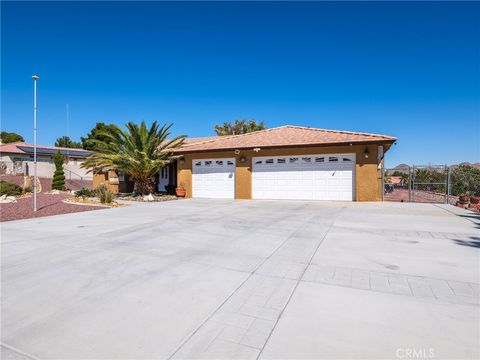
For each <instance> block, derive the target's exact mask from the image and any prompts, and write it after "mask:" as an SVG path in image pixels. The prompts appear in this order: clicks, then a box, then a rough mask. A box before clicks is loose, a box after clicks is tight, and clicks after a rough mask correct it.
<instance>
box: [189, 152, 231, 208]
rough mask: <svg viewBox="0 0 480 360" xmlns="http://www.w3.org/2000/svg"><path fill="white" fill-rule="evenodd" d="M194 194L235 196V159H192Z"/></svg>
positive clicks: (208, 196) (216, 196)
mask: <svg viewBox="0 0 480 360" xmlns="http://www.w3.org/2000/svg"><path fill="white" fill-rule="evenodd" d="M192 196H193V197H196V198H220V199H234V198H235V159H234V158H231V159H197V160H193V161H192Z"/></svg>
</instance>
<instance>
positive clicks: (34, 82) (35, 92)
mask: <svg viewBox="0 0 480 360" xmlns="http://www.w3.org/2000/svg"><path fill="white" fill-rule="evenodd" d="M32 79H33V166H34V173H33V174H34V179H33V211H37V80H38V79H40V78H39V77H38V76H37V75H33V76H32Z"/></svg>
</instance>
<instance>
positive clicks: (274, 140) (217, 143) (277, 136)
mask: <svg viewBox="0 0 480 360" xmlns="http://www.w3.org/2000/svg"><path fill="white" fill-rule="evenodd" d="M396 140H397V138H395V137H392V136H387V135H378V134H369V133H361V132H352V131H341V130H327V129H317V128H308V127H302V126H292V125H285V126H280V127H276V128H271V129H266V130H261V131H255V132H251V133H247V134H241V135H229V136H212V137H208V138H191V139H188V141H186V142H185V143H184V145H183V146H182V147H181V148H180V149H179V150H177V152H197V151H209V150H228V149H245V148H255V147H259V148H262V147H288V146H309V145H331V144H349V143H356V142H357V143H372V142H373V143H374V142H385V143H393V142H395V141H396Z"/></svg>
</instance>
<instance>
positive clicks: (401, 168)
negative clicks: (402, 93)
mask: <svg viewBox="0 0 480 360" xmlns="http://www.w3.org/2000/svg"><path fill="white" fill-rule="evenodd" d="M458 165H470V166H473V167H475V168H477V169H480V163H469V162H467V161H465V162H461V163H460V164H453V165H450V167H456V166H458ZM408 168H409V165H407V164H398V165H397V166H395V167H394V168H393V169H391V170H397V171H408Z"/></svg>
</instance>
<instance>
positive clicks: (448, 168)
mask: <svg viewBox="0 0 480 360" xmlns="http://www.w3.org/2000/svg"><path fill="white" fill-rule="evenodd" d="M445 167H446V168H447V199H446V202H447V204H450V166H447V165H445Z"/></svg>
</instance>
